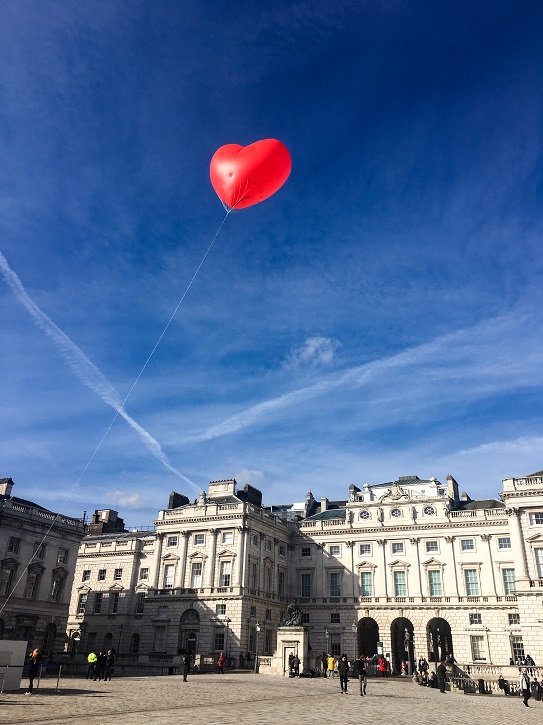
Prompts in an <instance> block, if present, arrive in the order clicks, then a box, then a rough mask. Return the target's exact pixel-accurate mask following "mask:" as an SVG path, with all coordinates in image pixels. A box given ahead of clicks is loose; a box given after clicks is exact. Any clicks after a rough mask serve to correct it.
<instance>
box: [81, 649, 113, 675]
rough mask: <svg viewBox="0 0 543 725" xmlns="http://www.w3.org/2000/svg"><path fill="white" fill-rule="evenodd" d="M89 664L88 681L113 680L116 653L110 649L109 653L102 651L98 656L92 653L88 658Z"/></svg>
mask: <svg viewBox="0 0 543 725" xmlns="http://www.w3.org/2000/svg"><path fill="white" fill-rule="evenodd" d="M87 662H88V664H89V666H88V668H87V680H88V679H93V680H94V681H95V682H96V680H104V682H105V681H106V680H111V677H112V675H113V670H114V669H115V651H114V650H113V649H108V651H107V652H104V651H103V650H100V651H99V652H98V654H96V652H90V653H89V656H88V657H87Z"/></svg>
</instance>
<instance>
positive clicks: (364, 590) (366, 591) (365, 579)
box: [360, 571, 373, 597]
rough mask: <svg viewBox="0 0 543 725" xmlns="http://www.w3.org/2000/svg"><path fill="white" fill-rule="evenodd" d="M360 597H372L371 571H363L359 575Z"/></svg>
mask: <svg viewBox="0 0 543 725" xmlns="http://www.w3.org/2000/svg"><path fill="white" fill-rule="evenodd" d="M360 596H362V597H372V596H373V574H372V572H371V571H363V572H362V573H361V574H360Z"/></svg>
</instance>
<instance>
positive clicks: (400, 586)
mask: <svg viewBox="0 0 543 725" xmlns="http://www.w3.org/2000/svg"><path fill="white" fill-rule="evenodd" d="M394 596H396V597H406V596H407V583H406V578H405V571H395V572H394Z"/></svg>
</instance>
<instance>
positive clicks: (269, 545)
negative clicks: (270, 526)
mask: <svg viewBox="0 0 543 725" xmlns="http://www.w3.org/2000/svg"><path fill="white" fill-rule="evenodd" d="M266 549H267V551H271V550H272V540H271V539H266Z"/></svg>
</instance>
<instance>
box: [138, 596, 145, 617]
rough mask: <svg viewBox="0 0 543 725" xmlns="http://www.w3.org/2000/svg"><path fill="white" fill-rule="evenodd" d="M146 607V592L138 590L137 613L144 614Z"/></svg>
mask: <svg viewBox="0 0 543 725" xmlns="http://www.w3.org/2000/svg"><path fill="white" fill-rule="evenodd" d="M144 608H145V592H138V596H137V598H136V614H143V610H144Z"/></svg>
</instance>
